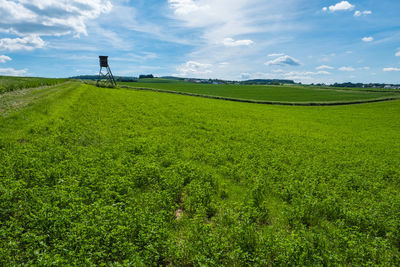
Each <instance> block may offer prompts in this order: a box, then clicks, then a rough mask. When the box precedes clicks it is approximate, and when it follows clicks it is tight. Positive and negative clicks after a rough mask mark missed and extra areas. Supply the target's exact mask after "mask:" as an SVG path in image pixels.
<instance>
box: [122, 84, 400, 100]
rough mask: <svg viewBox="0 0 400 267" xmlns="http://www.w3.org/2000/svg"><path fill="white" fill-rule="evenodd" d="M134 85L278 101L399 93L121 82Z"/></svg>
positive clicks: (379, 96)
mask: <svg viewBox="0 0 400 267" xmlns="http://www.w3.org/2000/svg"><path fill="white" fill-rule="evenodd" d="M118 84H119V85H125V86H131V87H143V88H154V89H162V90H166V91H174V92H185V93H192V94H199V95H209V96H221V97H229V98H235V99H249V100H259V101H275V102H303V103H312V102H350V101H360V100H361V101H362V100H371V99H380V98H392V97H399V98H400V94H398V93H396V92H365V91H355V90H338V89H335V88H334V89H326V88H318V87H305V86H296V85H295V86H294V85H283V86H271V85H213V84H196V83H186V82H168V83H161V82H160V83H142V82H138V83H136V82H135V83H129V82H126V83H118Z"/></svg>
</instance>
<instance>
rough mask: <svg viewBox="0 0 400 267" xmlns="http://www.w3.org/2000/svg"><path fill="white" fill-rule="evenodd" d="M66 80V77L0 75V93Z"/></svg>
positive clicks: (54, 83)
mask: <svg viewBox="0 0 400 267" xmlns="http://www.w3.org/2000/svg"><path fill="white" fill-rule="evenodd" d="M66 81H67V79H50V78H34V77H12V76H0V94H2V93H5V92H11V91H15V90H20V89H25V88H33V87H39V86H50V85H56V84H59V83H63V82H66Z"/></svg>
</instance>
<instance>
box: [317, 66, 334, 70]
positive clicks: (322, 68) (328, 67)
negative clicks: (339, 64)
mask: <svg viewBox="0 0 400 267" xmlns="http://www.w3.org/2000/svg"><path fill="white" fill-rule="evenodd" d="M315 69H317V70H333V69H334V67H331V66H328V65H321V66H319V67H316V68H315Z"/></svg>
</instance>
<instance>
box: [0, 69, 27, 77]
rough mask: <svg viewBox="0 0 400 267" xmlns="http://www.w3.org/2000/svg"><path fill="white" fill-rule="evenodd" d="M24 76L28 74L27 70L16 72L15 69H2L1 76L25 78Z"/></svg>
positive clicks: (0, 70)
mask: <svg viewBox="0 0 400 267" xmlns="http://www.w3.org/2000/svg"><path fill="white" fill-rule="evenodd" d="M24 74H26V70H15V69H13V68H5V69H1V68H0V75H6V76H23V75H24Z"/></svg>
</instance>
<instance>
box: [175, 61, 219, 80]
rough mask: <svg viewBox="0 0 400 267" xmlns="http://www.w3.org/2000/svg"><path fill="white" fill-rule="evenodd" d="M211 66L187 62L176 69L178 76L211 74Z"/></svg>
mask: <svg viewBox="0 0 400 267" xmlns="http://www.w3.org/2000/svg"><path fill="white" fill-rule="evenodd" d="M211 67H212V65H211V64H207V63H200V62H196V61H188V62H186V63H185V64H182V65H181V66H179V67H178V68H177V71H178V72H179V73H178V74H176V75H178V76H188V75H199V74H208V73H211V70H210V68H211Z"/></svg>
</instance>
